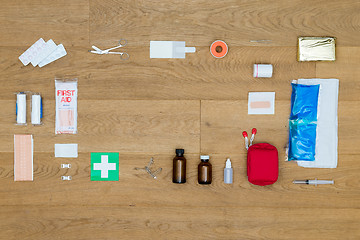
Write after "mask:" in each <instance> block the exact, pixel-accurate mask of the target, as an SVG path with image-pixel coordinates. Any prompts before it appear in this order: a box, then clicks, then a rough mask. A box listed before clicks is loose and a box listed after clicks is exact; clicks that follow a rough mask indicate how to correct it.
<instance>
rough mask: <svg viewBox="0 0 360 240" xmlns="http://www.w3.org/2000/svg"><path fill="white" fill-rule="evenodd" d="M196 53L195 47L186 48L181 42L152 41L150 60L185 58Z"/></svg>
mask: <svg viewBox="0 0 360 240" xmlns="http://www.w3.org/2000/svg"><path fill="white" fill-rule="evenodd" d="M195 51H196V48H195V47H185V42H181V41H150V58H185V53H193V52H195Z"/></svg>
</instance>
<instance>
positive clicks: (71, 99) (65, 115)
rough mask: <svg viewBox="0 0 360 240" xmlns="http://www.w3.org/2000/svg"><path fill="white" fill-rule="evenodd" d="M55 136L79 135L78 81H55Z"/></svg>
mask: <svg viewBox="0 0 360 240" xmlns="http://www.w3.org/2000/svg"><path fill="white" fill-rule="evenodd" d="M55 100H56V116H55V134H76V133H77V79H71V80H58V79H55Z"/></svg>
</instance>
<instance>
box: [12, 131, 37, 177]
mask: <svg viewBox="0 0 360 240" xmlns="http://www.w3.org/2000/svg"><path fill="white" fill-rule="evenodd" d="M14 181H33V138H32V135H14Z"/></svg>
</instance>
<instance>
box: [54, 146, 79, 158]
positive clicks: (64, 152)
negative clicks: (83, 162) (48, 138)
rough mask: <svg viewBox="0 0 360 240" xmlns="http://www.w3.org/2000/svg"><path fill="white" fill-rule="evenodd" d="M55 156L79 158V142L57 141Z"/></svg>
mask: <svg viewBox="0 0 360 240" xmlns="http://www.w3.org/2000/svg"><path fill="white" fill-rule="evenodd" d="M55 157H56V158H77V157H78V144H77V143H74V144H59V143H58V144H57V143H55Z"/></svg>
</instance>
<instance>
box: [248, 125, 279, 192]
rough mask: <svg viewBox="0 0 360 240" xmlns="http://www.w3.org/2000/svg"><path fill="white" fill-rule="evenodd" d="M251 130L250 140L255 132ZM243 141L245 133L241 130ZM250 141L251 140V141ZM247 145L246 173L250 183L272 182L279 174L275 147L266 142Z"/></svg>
mask: <svg viewBox="0 0 360 240" xmlns="http://www.w3.org/2000/svg"><path fill="white" fill-rule="evenodd" d="M252 132H253V137H252V140H253V139H254V136H255V134H256V131H254V130H253V131H252ZM243 136H244V137H245V141H246V142H248V141H247V136H248V135H247V133H246V132H243ZM251 143H252V141H251ZM245 145H246V147H247V149H248V150H247V175H248V180H249V182H250V183H252V184H254V185H259V186H265V185H270V184H273V183H275V182H276V181H277V179H278V176H279V160H278V151H277V149H276V147H274V146H273V145H270V144H268V143H257V144H254V145H252V144H250V146H248V145H247V144H245Z"/></svg>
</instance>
